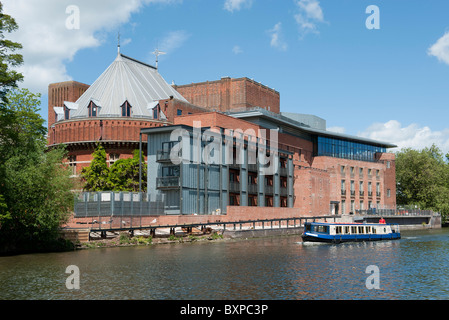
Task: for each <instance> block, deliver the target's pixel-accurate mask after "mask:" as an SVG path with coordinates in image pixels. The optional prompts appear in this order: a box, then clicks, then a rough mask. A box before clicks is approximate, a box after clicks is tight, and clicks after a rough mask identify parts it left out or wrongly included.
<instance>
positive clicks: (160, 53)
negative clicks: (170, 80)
mask: <svg viewBox="0 0 449 320" xmlns="http://www.w3.org/2000/svg"><path fill="white" fill-rule="evenodd" d="M153 54H154V55H155V56H156V69H157V68H158V62H159V56H160V55H163V54H166V53H165V52H162V51H160V50H159V49H156V50H154V52H153Z"/></svg>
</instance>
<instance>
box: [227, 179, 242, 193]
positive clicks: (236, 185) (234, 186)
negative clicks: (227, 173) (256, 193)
mask: <svg viewBox="0 0 449 320" xmlns="http://www.w3.org/2000/svg"><path fill="white" fill-rule="evenodd" d="M229 192H235V193H240V182H237V181H229Z"/></svg>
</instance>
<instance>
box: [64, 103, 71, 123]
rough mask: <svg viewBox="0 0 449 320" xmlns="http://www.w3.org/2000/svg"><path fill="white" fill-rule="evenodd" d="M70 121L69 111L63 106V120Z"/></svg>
mask: <svg viewBox="0 0 449 320" xmlns="http://www.w3.org/2000/svg"><path fill="white" fill-rule="evenodd" d="M69 119H70V109H69V108H67V107H66V106H64V120H69Z"/></svg>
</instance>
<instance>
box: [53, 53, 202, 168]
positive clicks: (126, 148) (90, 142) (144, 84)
mask: <svg viewBox="0 0 449 320" xmlns="http://www.w3.org/2000/svg"><path fill="white" fill-rule="evenodd" d="M203 111H204V109H203V108H200V107H198V106H194V105H192V104H190V103H189V102H188V101H187V100H186V99H184V97H182V96H181V95H180V94H179V93H178V92H177V91H176V90H174V89H173V88H172V87H171V86H170V85H168V84H167V83H166V82H165V80H164V79H163V78H162V76H161V75H160V74H159V73H158V71H157V69H156V68H154V67H152V66H150V65H147V64H145V63H143V62H140V61H137V60H135V59H132V58H130V57H127V56H125V55H123V54H120V53H119V54H118V55H117V58H116V59H115V60H114V62H113V63H112V64H111V65H110V66H109V67H108V68H107V69H106V71H105V72H104V73H103V74H102V75H101V76H100V77H99V78H98V79H97V80H96V81H95V82H94V83H93V84H92V85H91V86H89V85H86V84H83V83H79V82H76V81H67V82H61V83H54V84H50V85H49V87H48V144H49V146H50V147H51V146H55V145H59V144H65V145H66V146H67V148H68V151H69V157H68V162H69V164H70V166H71V167H72V168H73V175H79V174H80V172H81V170H82V168H83V167H85V166H88V165H89V164H90V162H91V160H92V153H93V151H94V149H95V147H96V145H97V143H98V142H100V141H101V143H102V145H103V146H104V148H105V150H106V153H107V161H108V163H110V164H112V163H113V162H114V161H116V160H118V159H121V158H129V157H132V155H133V151H134V150H136V149H139V139H140V129H141V128H149V127H155V126H162V125H167V124H170V123H171V122H172V121H173V118H174V117H175V116H176V115H177V114H183V113H184V114H188V113H194V112H203ZM144 147H145V142H144Z"/></svg>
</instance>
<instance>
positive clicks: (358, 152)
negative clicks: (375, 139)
mask: <svg viewBox="0 0 449 320" xmlns="http://www.w3.org/2000/svg"><path fill="white" fill-rule="evenodd" d="M317 150H318V151H317V152H318V153H317V156H328V157H335V158H344V159H351V160H362V161H372V162H374V161H375V154H376V153H378V152H386V148H382V147H378V146H373V145H369V144H364V143H358V142H352V141H345V140H339V139H333V138H327V137H318V149H317Z"/></svg>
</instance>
